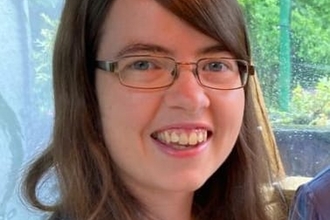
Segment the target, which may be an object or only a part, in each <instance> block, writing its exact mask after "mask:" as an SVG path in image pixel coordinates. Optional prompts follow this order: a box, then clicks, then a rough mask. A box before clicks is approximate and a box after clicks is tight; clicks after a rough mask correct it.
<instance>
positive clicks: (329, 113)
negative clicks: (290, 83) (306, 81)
mask: <svg viewBox="0 0 330 220" xmlns="http://www.w3.org/2000/svg"><path fill="white" fill-rule="evenodd" d="M270 113H271V115H272V116H273V117H272V122H273V124H274V125H275V126H276V125H277V126H278V125H308V126H322V127H324V126H330V77H324V78H322V79H320V80H319V81H318V82H317V84H316V87H315V89H313V90H309V89H304V88H303V87H302V86H301V85H298V86H296V87H295V88H294V89H293V91H292V100H291V103H290V111H289V112H281V111H278V110H276V109H271V111H270Z"/></svg>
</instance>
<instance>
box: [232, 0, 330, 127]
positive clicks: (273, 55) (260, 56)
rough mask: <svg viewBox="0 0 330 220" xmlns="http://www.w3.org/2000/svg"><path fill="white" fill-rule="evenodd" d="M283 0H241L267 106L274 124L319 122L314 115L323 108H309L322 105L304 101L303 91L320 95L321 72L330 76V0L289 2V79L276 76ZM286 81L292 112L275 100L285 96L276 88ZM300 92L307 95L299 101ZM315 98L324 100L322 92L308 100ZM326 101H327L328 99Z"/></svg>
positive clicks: (318, 116)
mask: <svg viewBox="0 0 330 220" xmlns="http://www.w3.org/2000/svg"><path fill="white" fill-rule="evenodd" d="M282 1H283V0H262V1H261V0H239V2H240V4H241V5H242V6H243V9H244V12H245V15H246V18H247V21H248V28H249V33H250V38H251V41H252V52H253V57H254V62H255V66H256V69H257V72H258V74H259V79H260V84H261V86H262V89H263V92H264V96H265V100H266V105H267V107H268V108H269V109H271V114H272V115H271V118H272V120H273V121H274V124H278V120H280V122H281V123H284V124H287V123H293V124H299V123H300V124H319V123H321V122H318V121H317V120H318V119H320V118H322V117H324V118H325V117H326V116H322V115H319V114H318V113H317V111H321V110H319V109H318V110H316V109H313V107H312V106H313V105H314V108H315V105H320V107H321V105H322V104H321V103H317V104H315V103H313V104H308V103H309V102H311V100H310V101H309V102H308V101H307V99H308V98H307V96H308V95H307V93H308V92H310V91H314V92H315V91H317V93H318V94H319V93H320V92H321V89H320V88H319V87H320V84H322V83H321V82H322V80H324V77H330V41H329V36H330V29H329V28H328V26H329V23H330V2H329V1H328V0H318V1H316V0H291V1H290V2H291V16H290V18H291V19H290V25H289V26H288V27H286V28H289V31H290V42H289V43H290V47H291V60H290V63H291V64H290V65H291V73H290V74H287V75H288V76H289V77H290V78H289V79H283V78H281V79H280V77H281V75H280V69H279V65H280V45H281V43H283V42H281V38H280V32H281V28H280V27H281V20H280V12H281V7H280V6H281V2H282ZM321 79H322V80H321ZM284 82H289V84H288V85H287V87H289V88H291V92H292V93H291V94H290V95H291V96H292V97H291V98H290V97H289V99H288V100H291V103H288V106H290V107H291V109H290V112H283V111H282V110H281V109H280V108H279V100H280V99H281V98H283V97H280V95H281V92H280V91H283V90H282V89H280V88H283V87H282V85H280V83H284ZM299 86H301V90H299ZM284 87H286V86H284ZM302 88H304V89H302ZM293 89H294V90H293ZM299 92H301V95H302V96H303V97H304V98H305V99H306V100H305V101H302V100H301V103H300V104H299V98H298V97H299V95H298V93H299ZM328 92H329V90H328ZM310 95H314V94H310ZM323 97H324V98H325V97H327V96H325V95H324V96H323ZM315 98H316V99H317V100H318V101H320V102H322V99H321V97H319V96H317V97H314V96H313V98H312V99H314V100H313V101H315V102H316V100H315ZM297 99H298V100H297ZM327 100H328V102H329V99H327ZM312 110H313V111H312ZM293 111H294V113H293ZM308 112H309V113H308ZM315 114H316V115H315ZM325 115H326V114H325ZM290 117H293V118H294V119H291V118H290ZM299 118H300V119H299ZM315 120H316V121H315ZM320 121H322V120H321V119H320Z"/></svg>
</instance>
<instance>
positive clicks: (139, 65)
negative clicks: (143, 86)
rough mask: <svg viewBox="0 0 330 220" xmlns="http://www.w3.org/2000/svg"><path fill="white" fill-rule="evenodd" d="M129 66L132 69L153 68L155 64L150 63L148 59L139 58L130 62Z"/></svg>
mask: <svg viewBox="0 0 330 220" xmlns="http://www.w3.org/2000/svg"><path fill="white" fill-rule="evenodd" d="M130 68H131V69H134V70H148V69H155V68H156V66H155V64H154V63H151V62H150V61H147V60H139V61H135V62H134V63H132V64H131V66H130Z"/></svg>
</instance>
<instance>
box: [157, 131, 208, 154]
mask: <svg viewBox="0 0 330 220" xmlns="http://www.w3.org/2000/svg"><path fill="white" fill-rule="evenodd" d="M210 136H211V132H210V131H208V130H206V129H192V130H186V129H170V130H165V131H160V132H154V133H152V134H151V137H152V138H153V139H155V140H157V141H159V142H161V143H163V144H166V145H170V146H171V147H172V148H175V149H179V150H180V149H187V148H192V147H195V146H198V145H200V144H202V143H205V142H206V141H207V139H208V138H209V137H210Z"/></svg>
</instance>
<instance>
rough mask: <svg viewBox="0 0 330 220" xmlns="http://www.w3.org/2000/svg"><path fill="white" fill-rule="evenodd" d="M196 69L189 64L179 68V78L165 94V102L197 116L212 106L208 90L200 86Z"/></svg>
mask: <svg viewBox="0 0 330 220" xmlns="http://www.w3.org/2000/svg"><path fill="white" fill-rule="evenodd" d="M194 67H195V66H194V65H189V64H188V65H185V64H183V65H180V66H178V70H177V71H178V73H177V74H178V76H177V78H176V80H175V81H174V83H173V85H171V86H170V87H169V88H168V89H167V90H166V92H165V93H166V94H165V97H164V101H165V104H166V105H167V106H168V107H170V108H175V109H181V110H184V111H186V112H189V113H192V114H197V113H199V112H200V111H201V110H203V109H205V108H207V107H208V106H209V105H210V99H209V97H208V95H207V91H206V90H208V89H207V88H204V87H202V86H201V85H200V84H199V82H198V79H197V78H196V76H195V74H194V72H193V71H194Z"/></svg>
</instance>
